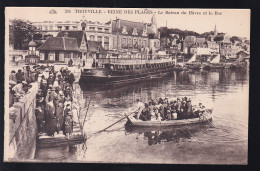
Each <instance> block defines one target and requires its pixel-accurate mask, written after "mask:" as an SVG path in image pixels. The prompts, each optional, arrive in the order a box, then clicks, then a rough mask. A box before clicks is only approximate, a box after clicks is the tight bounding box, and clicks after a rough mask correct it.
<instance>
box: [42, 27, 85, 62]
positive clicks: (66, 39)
mask: <svg viewBox="0 0 260 171" xmlns="http://www.w3.org/2000/svg"><path fill="white" fill-rule="evenodd" d="M38 50H39V54H40V62H45V63H46V62H48V63H54V62H59V63H68V62H69V61H70V60H71V59H72V60H73V61H74V64H75V63H79V62H80V60H82V59H86V56H87V38H86V34H85V32H84V31H61V32H59V33H58V35H57V37H49V38H48V39H47V40H46V41H45V42H44V43H43V45H42V46H40V47H39V48H38Z"/></svg>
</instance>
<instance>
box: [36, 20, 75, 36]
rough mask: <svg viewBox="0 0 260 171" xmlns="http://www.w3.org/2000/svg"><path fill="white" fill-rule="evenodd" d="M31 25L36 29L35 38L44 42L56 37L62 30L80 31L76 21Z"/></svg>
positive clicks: (45, 22) (46, 22)
mask: <svg viewBox="0 0 260 171" xmlns="http://www.w3.org/2000/svg"><path fill="white" fill-rule="evenodd" d="M32 25H33V26H35V27H36V33H35V36H36V37H37V38H38V39H41V40H46V39H47V38H48V37H50V36H51V37H56V36H57V35H58V33H59V32H60V31H62V30H67V31H69V30H80V27H79V22H77V21H64V22H62V21H43V22H32Z"/></svg>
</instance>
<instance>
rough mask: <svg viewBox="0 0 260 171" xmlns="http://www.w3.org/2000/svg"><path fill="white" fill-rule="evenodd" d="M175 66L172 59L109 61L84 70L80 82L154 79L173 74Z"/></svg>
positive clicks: (96, 82)
mask: <svg viewBox="0 0 260 171" xmlns="http://www.w3.org/2000/svg"><path fill="white" fill-rule="evenodd" d="M99 61H100V59H99ZM174 66H175V63H174V61H173V60H172V58H159V59H158V58H157V59H148V60H141V59H113V60H111V59H109V61H106V62H104V61H103V62H102V64H101V66H100V67H95V68H91V69H83V70H82V71H81V78H80V80H79V82H80V83H84V84H109V83H126V82H133V81H138V80H143V79H153V78H158V77H162V76H166V75H169V74H171V73H172V72H173V70H174Z"/></svg>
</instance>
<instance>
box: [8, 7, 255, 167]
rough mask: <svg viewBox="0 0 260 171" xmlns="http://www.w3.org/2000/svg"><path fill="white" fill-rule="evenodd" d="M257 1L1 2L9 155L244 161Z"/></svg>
mask: <svg viewBox="0 0 260 171" xmlns="http://www.w3.org/2000/svg"><path fill="white" fill-rule="evenodd" d="M250 15H251V14H250V10H249V9H187V8H185V9H174V8H171V9H165V8H164V9H161V8H149V9H143V8H85V7H82V8H81V7H77V8H70V7H6V8H5V21H6V22H5V33H6V34H5V117H4V119H5V130H4V161H5V162H44V163H51V162H55V163H137V164H142V163H146V164H147V163H148V164H236V165H246V164H247V163H248V118H249V110H248V109H249V107H248V104H249V66H250Z"/></svg>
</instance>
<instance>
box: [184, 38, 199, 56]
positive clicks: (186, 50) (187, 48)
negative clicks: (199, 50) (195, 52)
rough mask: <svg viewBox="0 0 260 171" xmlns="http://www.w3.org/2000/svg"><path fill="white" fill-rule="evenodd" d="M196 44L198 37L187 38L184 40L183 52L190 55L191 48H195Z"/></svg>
mask: <svg viewBox="0 0 260 171" xmlns="http://www.w3.org/2000/svg"><path fill="white" fill-rule="evenodd" d="M195 44H196V36H186V37H185V39H184V40H183V52H184V53H186V54H190V53H191V51H190V48H191V47H193V48H195V46H193V45H195Z"/></svg>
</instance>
